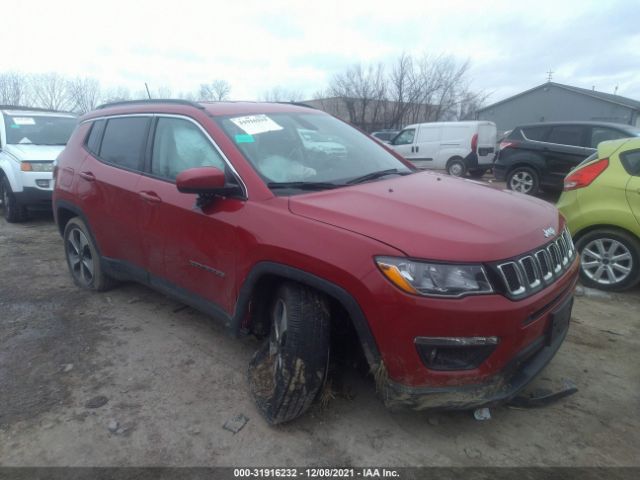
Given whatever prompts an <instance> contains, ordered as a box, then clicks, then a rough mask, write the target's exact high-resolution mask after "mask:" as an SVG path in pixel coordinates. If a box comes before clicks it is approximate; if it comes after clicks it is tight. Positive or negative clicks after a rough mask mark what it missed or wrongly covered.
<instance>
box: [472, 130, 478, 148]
mask: <svg viewBox="0 0 640 480" xmlns="http://www.w3.org/2000/svg"><path fill="white" fill-rule="evenodd" d="M471 151H472V152H473V153H476V152H477V151H478V134H477V133H474V134H473V137H471Z"/></svg>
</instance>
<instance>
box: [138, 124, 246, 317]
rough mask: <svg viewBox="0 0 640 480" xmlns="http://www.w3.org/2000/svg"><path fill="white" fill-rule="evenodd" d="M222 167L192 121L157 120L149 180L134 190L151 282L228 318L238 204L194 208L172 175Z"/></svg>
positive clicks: (232, 291)
mask: <svg viewBox="0 0 640 480" xmlns="http://www.w3.org/2000/svg"><path fill="white" fill-rule="evenodd" d="M204 166H214V167H217V168H220V169H221V170H223V171H224V170H225V169H226V164H225V161H224V159H223V158H222V156H221V154H220V153H219V152H218V150H217V149H216V148H215V146H214V145H213V143H212V141H211V139H210V137H209V136H208V135H207V134H206V133H205V132H204V130H203V129H202V128H201V127H200V126H199V124H197V123H196V122H195V121H193V120H190V119H187V118H179V117H163V116H159V117H158V118H157V123H156V125H155V133H154V137H153V143H152V150H151V157H150V165H149V167H148V169H149V173H150V176H147V177H144V178H143V179H141V181H140V183H139V184H138V190H139V193H140V195H141V196H142V197H143V198H146V206H145V207H144V211H143V213H142V215H141V218H140V228H141V229H142V230H143V231H144V232H145V240H143V242H144V246H145V251H146V254H147V265H148V267H147V268H148V270H149V272H150V273H151V275H152V278H151V281H152V283H153V284H157V286H159V287H161V288H164V289H174V290H175V293H177V294H179V295H183V296H185V295H186V296H187V297H189V299H190V300H192V301H195V302H196V303H198V302H199V301H200V300H206V301H207V302H209V303H210V304H214V305H215V306H216V307H218V308H219V309H221V310H222V311H224V312H225V313H227V314H228V315H231V314H232V313H233V308H234V302H235V293H236V292H235V244H236V229H235V220H236V219H237V215H239V214H240V213H241V211H242V208H243V207H244V201H243V200H240V199H234V198H217V199H215V200H214V201H213V202H212V203H211V204H210V205H209V206H207V207H205V208H204V209H203V208H200V207H198V206H197V205H196V195H195V194H186V193H180V192H178V190H177V189H176V185H175V178H176V176H177V175H178V173H180V172H182V171H184V170H187V169H189V168H194V167H204Z"/></svg>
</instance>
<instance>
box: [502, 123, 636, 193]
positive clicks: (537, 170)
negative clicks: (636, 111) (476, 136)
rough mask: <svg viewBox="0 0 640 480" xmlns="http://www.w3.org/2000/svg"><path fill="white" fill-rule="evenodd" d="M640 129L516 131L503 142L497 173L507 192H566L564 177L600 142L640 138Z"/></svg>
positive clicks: (577, 126) (552, 126) (562, 126)
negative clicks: (505, 184)
mask: <svg viewBox="0 0 640 480" xmlns="http://www.w3.org/2000/svg"><path fill="white" fill-rule="evenodd" d="M638 136H640V129H638V128H635V127H631V126H629V125H622V124H617V123H601V122H556V123H535V124H531V125H523V126H521V127H516V128H514V129H513V130H512V131H511V132H510V133H509V134H508V135H507V136H506V137H505V138H504V139H503V140H502V142H500V148H499V151H498V155H497V156H496V160H495V164H494V166H493V172H494V175H495V177H496V179H497V180H506V182H507V188H509V189H511V190H515V191H518V192H522V193H527V194H529V195H535V194H536V193H538V191H539V190H540V189H548V190H557V191H560V190H562V186H563V180H564V177H565V176H566V175H567V173H569V171H570V170H571V169H573V168H574V167H576V166H577V165H578V164H579V163H580V162H582V161H583V160H584V159H585V158H587V157H588V156H589V155H591V154H592V153H594V152H595V151H596V147H597V146H598V144H599V143H600V142H604V141H605V140H616V139H618V138H627V137H638Z"/></svg>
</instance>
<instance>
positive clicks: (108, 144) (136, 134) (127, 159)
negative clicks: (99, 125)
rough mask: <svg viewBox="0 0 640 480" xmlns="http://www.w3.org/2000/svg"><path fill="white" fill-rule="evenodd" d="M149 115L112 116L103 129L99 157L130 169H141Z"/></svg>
mask: <svg viewBox="0 0 640 480" xmlns="http://www.w3.org/2000/svg"><path fill="white" fill-rule="evenodd" d="M149 123H150V118H149V117H123V118H112V119H109V120H108V121H107V126H106V127H105V130H104V136H103V138H102V145H101V146H100V158H101V159H102V160H104V161H105V162H109V163H112V164H114V165H117V166H119V167H124V168H127V169H130V170H142V162H143V157H144V148H145V145H146V143H147V134H148V132H149Z"/></svg>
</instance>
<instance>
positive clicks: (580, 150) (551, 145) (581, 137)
mask: <svg viewBox="0 0 640 480" xmlns="http://www.w3.org/2000/svg"><path fill="white" fill-rule="evenodd" d="M588 133H589V127H587V126H585V125H570V124H563V125H553V126H552V127H551V131H550V132H549V134H548V135H547V140H546V145H543V146H542V155H543V156H544V159H545V165H546V171H545V172H542V173H543V176H542V183H546V184H550V185H555V186H560V185H562V182H563V180H564V177H565V176H566V175H567V173H569V171H570V170H571V169H572V168H574V167H575V166H577V165H578V164H579V163H580V162H581V161H582V160H584V159H585V158H586V157H588V156H589V155H590V154H591V153H592V151H591V150H590V149H587V148H586V145H587V135H588Z"/></svg>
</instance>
